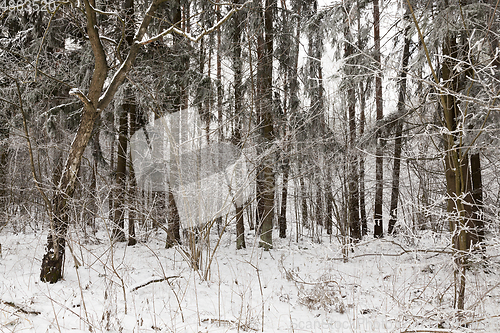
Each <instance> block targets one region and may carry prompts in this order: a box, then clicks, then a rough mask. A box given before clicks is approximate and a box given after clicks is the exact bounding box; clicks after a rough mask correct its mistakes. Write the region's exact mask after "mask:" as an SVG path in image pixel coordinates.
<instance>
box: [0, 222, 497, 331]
mask: <svg viewBox="0 0 500 333" xmlns="http://www.w3.org/2000/svg"><path fill="white" fill-rule="evenodd" d="M100 236H101V237H100V238H99V239H98V241H99V242H96V240H95V239H94V241H92V242H89V241H86V242H84V241H81V242H78V241H77V240H76V239H75V240H73V241H72V242H71V246H72V249H73V253H74V255H75V257H76V258H77V260H78V261H79V263H80V264H81V266H80V267H79V268H75V261H74V260H73V258H68V259H67V262H66V270H65V278H64V280H63V281H61V282H60V283H57V284H53V285H50V284H45V283H41V282H40V281H39V273H40V264H41V257H42V254H43V246H44V244H45V239H46V235H45V234H44V233H42V234H40V233H37V234H35V233H33V232H31V233H29V234H14V233H12V232H11V231H9V230H6V229H4V230H3V231H2V233H1V234H0V244H2V258H1V259H0V332H90V331H92V332H105V331H110V332H260V331H263V332H500V318H499V316H500V275H499V273H500V261H499V259H498V254H499V253H500V251H499V248H498V246H499V245H498V244H500V241H498V240H495V242H492V245H491V246H490V247H489V249H488V253H487V255H488V260H487V261H486V262H484V261H483V262H482V263H478V264H475V265H473V267H472V268H471V269H470V270H469V272H468V274H467V289H466V293H467V298H466V308H467V311H466V313H465V321H466V322H467V323H468V325H467V326H468V327H461V326H460V323H459V321H458V319H457V316H456V313H455V312H454V311H453V308H452V305H453V294H454V285H453V263H452V261H451V259H450V258H451V256H450V254H449V251H450V248H449V247H448V244H449V240H448V239H447V238H446V237H445V236H440V235H437V234H433V233H432V232H430V231H423V232H422V233H421V234H419V235H418V236H416V237H412V238H408V237H406V236H396V237H386V238H384V239H377V240H375V239H371V238H370V237H368V238H366V240H364V241H362V242H361V243H359V244H357V245H356V247H355V248H354V250H353V252H349V256H350V258H349V260H348V262H344V261H343V260H342V251H341V247H340V246H339V242H338V240H337V239H336V238H335V237H332V238H331V239H330V238H328V237H326V236H325V237H324V238H323V239H322V243H320V244H319V243H312V242H311V241H310V240H308V239H307V238H303V239H302V240H299V242H298V243H297V242H296V241H295V238H294V239H278V238H275V244H274V249H273V250H272V251H269V252H264V251H262V250H261V249H259V248H258V247H257V246H256V245H255V244H256V243H255V237H254V236H253V235H252V232H250V233H248V236H247V249H245V250H240V251H236V250H235V244H234V233H232V232H226V233H225V234H224V235H223V237H222V239H221V242H220V245H219V247H218V249H217V251H216V253H215V255H214V257H213V261H212V263H211V266H210V271H209V273H210V274H209V276H208V278H207V279H206V280H205V279H203V277H204V273H205V272H206V267H207V262H209V259H210V254H211V253H212V252H213V251H212V250H210V249H208V248H207V247H206V246H205V248H203V247H201V253H202V254H203V265H202V266H203V267H201V269H200V270H199V271H194V270H193V269H191V268H190V267H189V265H188V260H187V253H189V251H188V248H187V247H179V248H177V249H165V248H164V239H165V235H164V234H163V233H161V232H159V233H156V234H154V235H152V236H151V237H149V239H148V242H146V243H139V244H137V245H135V246H133V247H126V246H125V244H115V245H114V246H110V242H109V241H108V240H107V239H106V237H105V235H104V234H102V235H100ZM215 236H216V235H215V234H212V238H213V239H212V241H211V247H210V248H211V249H213V248H214V247H215V244H216V239H215V238H216V237H215ZM75 238H76V236H75ZM68 252H69V251H68ZM68 257H71V256H69V255H68Z"/></svg>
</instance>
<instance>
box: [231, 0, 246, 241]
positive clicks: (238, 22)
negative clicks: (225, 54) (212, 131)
mask: <svg viewBox="0 0 500 333" xmlns="http://www.w3.org/2000/svg"><path fill="white" fill-rule="evenodd" d="M235 3H236V4H240V3H241V1H240V0H235ZM232 21H233V22H232V23H233V27H232V28H233V29H232V30H233V35H232V37H233V38H232V39H233V40H232V42H233V45H232V49H233V54H232V58H233V59H232V61H233V71H234V120H235V122H236V125H235V128H234V133H233V143H234V144H235V145H236V146H237V147H238V149H242V147H243V143H242V140H241V131H242V122H243V112H244V111H243V68H242V67H243V66H242V65H243V63H242V59H241V49H242V47H241V35H242V30H243V29H242V25H243V24H244V22H245V20H244V17H243V13H242V12H238V13H236V14H234V16H233V20H232ZM238 191H239V189H238ZM243 222H244V221H243V203H242V202H237V203H236V249H237V250H239V249H242V248H245V247H246V245H245V225H244V224H243Z"/></svg>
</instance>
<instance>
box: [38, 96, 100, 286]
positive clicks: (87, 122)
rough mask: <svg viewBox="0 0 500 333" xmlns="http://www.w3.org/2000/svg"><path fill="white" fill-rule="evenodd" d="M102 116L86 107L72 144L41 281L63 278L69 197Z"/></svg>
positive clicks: (54, 204)
mask: <svg viewBox="0 0 500 333" xmlns="http://www.w3.org/2000/svg"><path fill="white" fill-rule="evenodd" d="M99 114H100V110H97V109H95V108H93V107H92V106H91V105H87V106H86V107H84V110H83V115H82V119H81V122H80V126H79V128H78V132H77V134H76V137H75V139H74V140H73V143H72V145H71V148H70V151H69V156H68V159H67V160H66V164H65V166H64V169H63V173H62V176H61V180H60V181H59V184H58V186H57V191H56V193H55V194H54V197H53V199H52V212H51V213H52V216H51V232H50V233H49V235H48V236H47V246H46V250H45V254H44V256H43V259H42V268H41V272H40V280H41V281H42V282H49V283H55V282H57V281H59V280H60V279H61V278H62V276H63V263H64V255H65V246H66V234H67V231H68V226H69V216H68V211H67V209H66V203H67V198H71V197H72V196H73V193H74V191H75V186H76V180H77V175H78V171H79V169H80V164H81V159H82V156H83V153H84V151H85V148H86V147H87V144H88V142H89V140H90V137H91V135H92V129H93V128H94V123H95V121H96V119H97V117H98V116H99Z"/></svg>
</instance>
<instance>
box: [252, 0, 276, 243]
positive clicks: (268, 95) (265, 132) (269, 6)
mask: <svg viewBox="0 0 500 333" xmlns="http://www.w3.org/2000/svg"><path fill="white" fill-rule="evenodd" d="M276 5H277V3H276V0H265V9H264V32H265V40H264V45H263V57H262V59H261V61H262V71H261V75H262V76H261V77H260V80H259V81H260V84H261V86H262V92H263V94H262V109H261V116H260V120H261V128H262V132H261V133H262V134H261V136H262V139H263V144H264V145H265V146H266V147H268V146H270V145H271V143H272V141H273V139H274V128H273V122H274V120H273V94H272V88H273V87H272V84H273V40H274V31H273V16H274V11H275V8H276ZM264 151H266V149H264ZM265 154H266V155H265V156H263V157H262V161H261V162H260V165H259V166H258V169H257V172H258V174H260V175H261V177H258V178H257V182H258V183H260V184H259V185H258V186H257V190H258V193H257V198H258V199H257V205H258V211H259V217H260V219H261V222H260V224H261V228H260V230H261V232H260V242H259V247H262V248H264V249H265V250H270V249H271V248H272V247H273V238H272V237H273V236H272V231H273V220H274V186H275V179H274V170H273V165H274V163H273V161H272V155H271V154H269V153H267V152H266V153H265Z"/></svg>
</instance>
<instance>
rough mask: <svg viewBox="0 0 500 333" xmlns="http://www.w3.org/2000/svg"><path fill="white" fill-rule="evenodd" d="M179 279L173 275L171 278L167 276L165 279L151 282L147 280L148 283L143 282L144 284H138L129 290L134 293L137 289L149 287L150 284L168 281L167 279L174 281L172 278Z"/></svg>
mask: <svg viewBox="0 0 500 333" xmlns="http://www.w3.org/2000/svg"><path fill="white" fill-rule="evenodd" d="M179 277H180V276H179V275H173V276H167V277H162V278H156V279H152V280H149V281H148V282H144V283H142V284H140V285H138V286H135V287H133V288H131V289H130V291H136V290H137V289H139V288H142V287H145V286H147V285H149V284H151V283H155V282H163V281H168V280H169V279H174V278H179Z"/></svg>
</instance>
